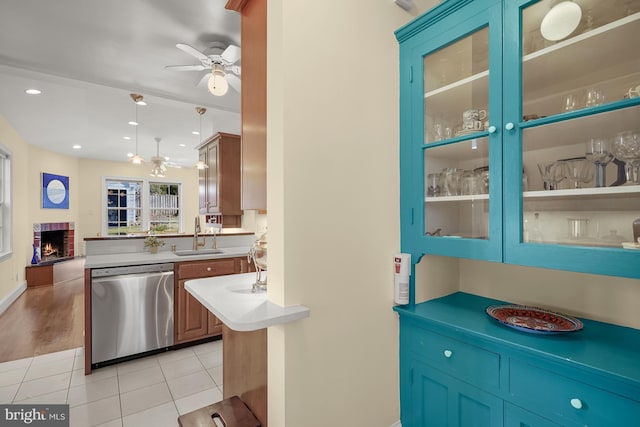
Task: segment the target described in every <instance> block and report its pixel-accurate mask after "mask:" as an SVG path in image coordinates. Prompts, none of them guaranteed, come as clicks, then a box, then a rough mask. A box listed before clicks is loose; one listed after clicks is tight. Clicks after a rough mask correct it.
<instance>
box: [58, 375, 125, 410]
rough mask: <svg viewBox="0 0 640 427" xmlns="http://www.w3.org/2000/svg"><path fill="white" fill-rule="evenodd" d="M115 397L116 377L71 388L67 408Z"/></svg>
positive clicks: (116, 390)
mask: <svg viewBox="0 0 640 427" xmlns="http://www.w3.org/2000/svg"><path fill="white" fill-rule="evenodd" d="M117 395H118V377H109V378H105V379H102V380H97V381H92V382H89V383H86V384H81V385H78V386H75V387H71V388H70V389H69V396H68V397H67V401H68V402H69V406H78V405H81V404H83V403H87V402H94V401H96V400H102V399H105V398H107V397H111V396H117Z"/></svg>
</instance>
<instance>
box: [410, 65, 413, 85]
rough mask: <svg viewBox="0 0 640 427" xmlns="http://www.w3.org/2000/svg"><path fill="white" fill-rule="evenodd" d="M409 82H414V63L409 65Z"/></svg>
mask: <svg viewBox="0 0 640 427" xmlns="http://www.w3.org/2000/svg"><path fill="white" fill-rule="evenodd" d="M409 83H413V65H411V66H409Z"/></svg>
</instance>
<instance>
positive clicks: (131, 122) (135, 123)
mask: <svg viewBox="0 0 640 427" xmlns="http://www.w3.org/2000/svg"><path fill="white" fill-rule="evenodd" d="M129 124H130V125H131V126H138V122H134V121H133V120H132V121H130V122H129Z"/></svg>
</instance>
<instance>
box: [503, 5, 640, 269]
mask: <svg viewBox="0 0 640 427" xmlns="http://www.w3.org/2000/svg"><path fill="white" fill-rule="evenodd" d="M518 3H520V5H521V6H517V5H516V6H505V7H506V8H507V12H506V16H505V20H506V21H513V20H514V18H515V16H514V15H515V14H516V13H517V14H518V15H517V18H518V19H516V22H517V21H518V20H520V22H521V23H522V27H521V29H520V32H519V33H516V32H515V31H513V32H509V30H507V37H509V36H510V35H513V37H514V38H515V37H517V38H518V43H515V44H514V46H515V47H517V49H516V50H518V51H517V52H507V47H506V45H505V52H506V53H505V74H507V73H509V72H508V71H507V69H508V68H507V64H508V63H514V62H515V61H517V63H519V67H511V70H515V71H514V72H513V74H510V75H507V76H505V82H506V85H505V94H506V93H508V92H511V93H514V94H518V93H520V95H521V96H520V97H517V96H515V97H512V98H511V99H508V98H506V97H505V111H510V112H512V111H513V112H517V114H518V116H517V117H516V116H513V115H512V116H510V117H505V122H513V123H516V129H515V130H514V131H512V132H510V133H505V145H504V146H505V150H506V151H505V153H506V152H507V150H508V152H509V154H505V174H506V175H505V205H509V204H511V205H513V206H515V207H516V209H515V210H518V209H519V210H518V215H517V219H516V218H513V216H512V218H511V219H508V220H507V221H511V220H513V221H518V222H519V223H515V222H512V223H511V224H510V225H511V226H510V227H509V226H508V230H509V231H506V232H507V240H508V241H509V244H512V245H518V244H524V246H529V247H534V246H540V245H539V244H543V245H544V247H546V248H549V245H554V247H555V246H557V247H559V248H560V249H559V251H560V252H547V254H548V255H549V256H558V255H562V254H564V253H563V252H561V251H562V250H565V249H562V248H563V247H565V248H567V247H568V249H567V250H569V249H571V248H574V249H575V248H591V249H593V248H615V249H616V252H617V253H619V254H620V253H622V252H624V251H623V249H624V248H640V245H639V244H638V242H637V238H638V237H639V236H638V233H640V229H636V231H635V235H634V229H633V224H634V221H636V220H637V219H638V218H639V217H640V177H639V172H638V168H639V166H640V93H639V92H640V67H639V64H640V49H638V48H637V46H635V43H634V42H632V40H636V39H637V37H638V35H639V34H640V0H612V1H607V2H600V1H596V0H582V1H575V2H572V1H556V0H542V1H538V2H535V3H531V2H525V1H520V2H518ZM511 50H512V51H513V50H514V48H513V46H512V47H511ZM511 54H514V56H510V55H511ZM518 72H519V75H518V74H517V73H518ZM514 82H520V85H519V86H518V87H515V86H511V85H513V84H514ZM516 146H517V147H519V150H517V152H516V150H514V149H513V147H516ZM516 156H517V157H516ZM520 168H522V169H523V170H524V173H525V175H526V177H527V182H526V184H527V185H526V186H524V185H523V186H520V185H516V183H515V180H510V177H515V175H516V174H517V173H518V171H519V170H520ZM508 177H509V178H508ZM506 216H508V213H506ZM515 230H517V235H514V234H513V233H514V231H515ZM544 247H541V248H540V250H541V251H543V250H545V249H544ZM536 250H537V249H536ZM534 252H535V251H534ZM540 253H542V252H540ZM577 253H578V252H575V251H574V252H573V253H572V254H573V255H575V254H577ZM580 253H581V254H582V255H580V256H581V257H582V259H583V260H584V261H585V262H588V259H589V256H593V252H592V253H590V254H588V253H587V252H580ZM531 254H532V252H529V255H531ZM566 254H569V252H566ZM603 254H604V253H603ZM603 254H600V255H601V256H602V255H603ZM573 255H572V256H573ZM617 256H618V255H617ZM623 256H624V255H623ZM626 256H628V254H627V255H626ZM601 259H602V258H601ZM618 259H619V258H618ZM603 271H604V270H603Z"/></svg>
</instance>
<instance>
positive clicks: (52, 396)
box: [13, 390, 68, 405]
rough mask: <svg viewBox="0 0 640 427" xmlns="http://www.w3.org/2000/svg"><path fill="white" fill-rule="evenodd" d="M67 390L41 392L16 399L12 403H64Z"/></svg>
mask: <svg viewBox="0 0 640 427" xmlns="http://www.w3.org/2000/svg"><path fill="white" fill-rule="evenodd" d="M67 393H68V391H67V390H59V391H54V392H53V393H47V394H41V395H40V396H35V397H31V398H29V399H25V400H19V401H18V400H16V401H14V402H13V403H20V404H42V405H46V404H64V403H67Z"/></svg>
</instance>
